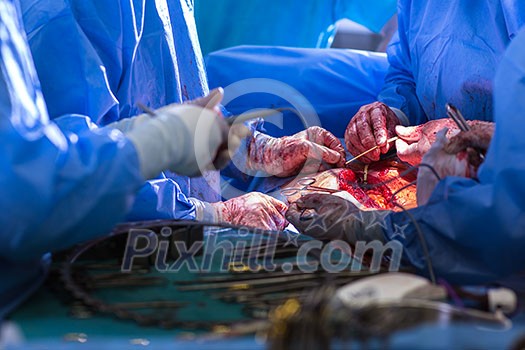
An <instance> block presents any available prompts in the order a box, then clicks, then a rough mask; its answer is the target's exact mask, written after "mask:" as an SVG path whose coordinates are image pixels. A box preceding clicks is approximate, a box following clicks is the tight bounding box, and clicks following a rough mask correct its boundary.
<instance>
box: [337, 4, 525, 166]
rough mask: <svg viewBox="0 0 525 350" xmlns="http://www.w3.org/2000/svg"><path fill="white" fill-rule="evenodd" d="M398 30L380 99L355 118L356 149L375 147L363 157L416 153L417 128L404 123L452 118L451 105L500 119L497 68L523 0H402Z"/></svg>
mask: <svg viewBox="0 0 525 350" xmlns="http://www.w3.org/2000/svg"><path fill="white" fill-rule="evenodd" d="M398 22H399V23H398V25H399V27H398V35H397V36H396V37H395V38H394V39H393V40H392V42H391V43H390V45H389V47H388V49H387V53H388V60H389V63H390V67H389V70H388V72H387V75H386V77H385V84H384V86H383V88H382V90H381V92H380V93H379V96H378V98H377V102H374V103H372V104H368V105H366V106H363V107H362V108H361V109H360V111H358V112H357V113H356V114H355V116H354V117H353V118H352V119H351V120H350V123H349V124H348V126H347V129H346V132H345V143H346V146H347V149H348V150H349V151H350V153H352V154H360V153H362V152H364V151H366V150H368V149H370V148H372V147H374V146H376V145H377V146H380V148H379V149H378V150H376V151H373V152H371V153H369V154H367V155H366V156H365V157H363V158H361V160H362V161H365V162H371V161H376V160H378V159H379V157H380V156H381V154H384V153H387V152H388V151H389V150H390V149H392V148H394V144H393V143H387V139H389V138H390V137H393V136H395V135H396V131H397V133H398V134H399V135H400V136H402V140H398V141H396V148H397V151H398V155H399V156H400V158H401V159H403V160H405V159H410V158H414V157H416V155H415V154H413V153H415V152H418V149H417V147H409V146H410V144H411V143H410V142H406V140H405V138H404V136H405V135H406V134H407V133H408V132H409V130H408V131H407V130H405V129H404V128H403V127H397V130H396V126H397V125H400V124H402V125H405V126H408V125H419V124H423V123H426V122H428V121H429V120H436V119H440V118H445V117H446V110H445V104H446V103H451V104H453V105H454V106H456V107H457V108H458V109H459V110H460V111H461V112H462V114H463V115H464V117H465V118H466V119H468V120H485V121H492V119H493V99H492V88H493V79H494V74H495V70H496V67H497V65H498V63H499V61H500V60H501V56H502V55H503V52H504V51H505V48H506V47H507V46H508V44H509V43H510V41H511V40H512V38H513V37H514V36H515V35H516V34H517V32H518V30H519V29H520V27H521V26H522V25H524V24H525V2H523V1H520V0H495V1H494V0H480V1H468V0H464V1H457V2H455V3H454V4H451V3H448V2H443V1H439V0H430V1H424V2H417V1H412V0H399V1H398Z"/></svg>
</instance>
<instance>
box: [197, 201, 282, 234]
mask: <svg viewBox="0 0 525 350" xmlns="http://www.w3.org/2000/svg"><path fill="white" fill-rule="evenodd" d="M190 200H191V201H192V202H193V203H194V204H195V208H196V219H197V220H199V221H206V222H213V223H221V222H223V223H228V224H232V225H237V226H248V227H254V228H259V229H263V230H272V231H275V230H279V231H282V230H283V229H284V228H285V227H286V226H287V225H288V222H287V221H286V219H285V217H284V215H285V213H286V210H287V208H288V207H287V206H286V204H284V203H283V202H281V201H279V200H277V199H275V198H273V197H270V196H267V195H265V194H262V193H259V192H252V193H248V194H245V195H243V196H240V197H236V198H232V199H230V200H227V201H225V202H217V203H206V202H202V201H199V200H197V199H195V198H190Z"/></svg>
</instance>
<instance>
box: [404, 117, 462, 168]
mask: <svg viewBox="0 0 525 350" xmlns="http://www.w3.org/2000/svg"><path fill="white" fill-rule="evenodd" d="M444 128H447V129H448V133H447V137H452V136H454V135H455V134H457V133H458V132H459V128H458V127H457V125H456V123H455V122H454V121H453V120H452V119H450V118H446V119H436V120H431V121H429V122H427V123H425V124H422V125H418V126H410V127H404V126H401V125H398V126H396V134H397V136H398V137H399V139H398V140H397V141H396V150H397V156H398V157H399V159H401V160H402V161H405V162H407V163H410V164H411V165H418V164H419V163H421V159H422V158H423V156H424V155H425V153H427V152H428V150H429V149H430V147H431V146H432V144H433V143H434V142H435V141H436V135H437V133H438V131H440V130H442V129H444Z"/></svg>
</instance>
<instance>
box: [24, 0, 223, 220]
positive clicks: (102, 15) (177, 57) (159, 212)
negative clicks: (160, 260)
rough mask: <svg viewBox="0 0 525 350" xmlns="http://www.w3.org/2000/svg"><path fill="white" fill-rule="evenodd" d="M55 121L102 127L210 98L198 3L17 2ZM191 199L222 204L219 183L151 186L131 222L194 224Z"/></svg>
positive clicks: (163, 181)
mask: <svg viewBox="0 0 525 350" xmlns="http://www.w3.org/2000/svg"><path fill="white" fill-rule="evenodd" d="M20 2H21V4H22V11H23V20H24V24H25V29H26V31H27V35H28V39H29V44H30V47H31V51H32V53H33V57H34V61H35V66H36V69H37V72H38V75H39V77H40V80H41V82H42V91H43V94H44V97H45V100H46V103H47V106H48V110H49V114H50V116H51V118H55V117H57V116H59V115H62V114H64V113H79V114H83V115H87V116H89V117H90V118H91V119H92V120H93V122H95V123H97V124H98V125H106V124H108V123H111V122H113V121H117V120H120V119H122V118H128V117H131V116H134V115H137V114H140V113H142V111H141V110H140V109H139V108H138V107H137V103H139V102H140V103H142V104H144V105H146V106H149V107H150V108H158V107H161V106H164V105H166V104H169V103H174V102H182V101H187V100H191V99H194V98H196V97H199V96H203V95H204V94H205V93H207V92H208V86H207V80H206V75H205V71H204V64H203V59H202V55H201V52H200V47H199V42H198V38H197V32H196V29H195V21H194V18H193V2H192V1H186V0H174V1H161V0H152V1H150V0H90V1H85V0H69V1H66V0H20ZM188 196H192V197H196V198H198V199H201V200H204V201H209V202H215V201H218V200H219V199H220V195H219V177H218V174H217V173H216V172H210V173H208V174H206V176H204V177H203V178H199V179H191V180H190V179H189V178H187V177H183V176H178V175H175V174H172V173H168V172H166V173H164V174H161V175H160V176H159V178H157V179H155V180H152V181H148V182H147V183H146V184H145V185H144V186H143V187H142V188H141V189H140V191H139V192H138V194H137V197H136V200H135V202H134V205H133V208H132V209H131V210H130V212H129V213H128V215H127V220H147V219H158V218H163V219H170V218H176V219H193V218H194V217H195V208H194V206H193V204H192V203H191V202H190V201H189V200H188Z"/></svg>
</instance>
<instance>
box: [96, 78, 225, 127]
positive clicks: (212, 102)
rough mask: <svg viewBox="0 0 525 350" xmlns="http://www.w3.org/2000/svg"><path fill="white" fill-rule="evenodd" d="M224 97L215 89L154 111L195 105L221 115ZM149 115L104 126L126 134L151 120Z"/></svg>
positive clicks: (140, 115) (222, 93) (219, 89)
mask: <svg viewBox="0 0 525 350" xmlns="http://www.w3.org/2000/svg"><path fill="white" fill-rule="evenodd" d="M223 97H224V90H223V89H222V88H220V87H219V88H216V89H213V90H212V91H210V93H209V94H208V95H206V96H204V97H200V98H197V99H195V100H192V101H187V102H184V103H172V104H169V105H166V106H163V107H161V108H159V109H158V110H156V111H155V113H159V112H162V111H169V110H170V109H171V108H173V107H177V106H180V105H183V104H184V105H195V106H199V107H202V108H207V109H210V110H212V111H215V112H216V113H217V114H221V111H220V108H219V104H220V103H221V101H222V99H223ZM151 117H152V116H151V115H149V114H147V113H142V114H139V115H137V116H134V117H131V118H124V119H121V120H118V121H116V122H113V123H110V124H108V125H106V126H105V127H106V128H112V129H117V130H120V131H122V132H123V133H127V132H129V131H131V129H133V128H134V127H135V126H137V125H139V124H141V123H143V122H145V121H148V120H150V119H151Z"/></svg>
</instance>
